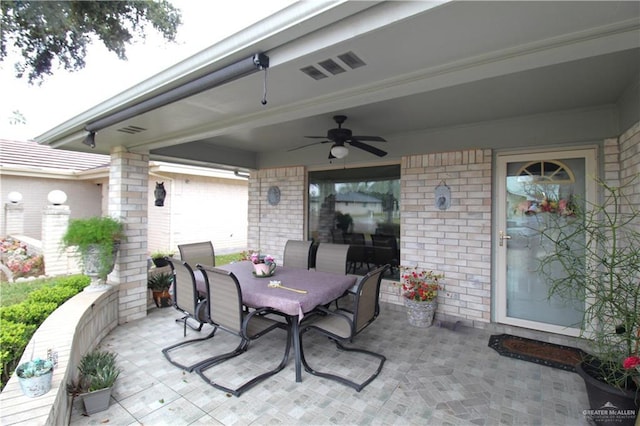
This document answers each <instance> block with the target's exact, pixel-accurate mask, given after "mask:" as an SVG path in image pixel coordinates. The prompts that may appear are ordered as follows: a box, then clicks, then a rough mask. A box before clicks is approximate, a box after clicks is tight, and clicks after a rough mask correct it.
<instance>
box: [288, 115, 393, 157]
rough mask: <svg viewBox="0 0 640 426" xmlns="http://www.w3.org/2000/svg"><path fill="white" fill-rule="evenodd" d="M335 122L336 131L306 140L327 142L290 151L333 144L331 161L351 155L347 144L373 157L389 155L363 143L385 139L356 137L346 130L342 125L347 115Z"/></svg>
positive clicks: (337, 116)
mask: <svg viewBox="0 0 640 426" xmlns="http://www.w3.org/2000/svg"><path fill="white" fill-rule="evenodd" d="M333 119H334V121H335V122H336V123H337V124H338V127H337V128H335V129H329V130H328V131H327V135H326V136H305V137H306V138H311V139H328V140H326V141H321V142H314V143H312V144H309V145H304V146H299V147H297V148H293V149H290V150H289V151H295V150H296V149H301V148H306V147H308V146H311V145H316V144H318V143H331V142H333V145H332V146H331V149H330V150H329V160H331V159H333V158H344V157H346V156H347V155H348V154H349V149H348V148H347V147H346V146H345V143H348V144H349V145H351V146H353V147H355V148H360V149H362V150H364V151H367V152H370V153H371V154H373V155H377V156H378V157H384V156H385V155H387V153H386V152H385V151H383V150H381V149H378V148H376V147H375V146H371V145H368V144H366V143H363V142H362V141H372V142H386V140H385V139H383V138H381V137H380V136H354V135H352V133H351V130H349V129H345V128H343V127H342V123H344V122H345V120H346V119H347V116H346V115H335V116H334V117H333Z"/></svg>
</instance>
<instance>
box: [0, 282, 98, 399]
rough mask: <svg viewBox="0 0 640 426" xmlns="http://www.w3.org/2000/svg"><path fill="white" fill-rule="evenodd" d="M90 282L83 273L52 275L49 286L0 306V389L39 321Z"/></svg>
mask: <svg viewBox="0 0 640 426" xmlns="http://www.w3.org/2000/svg"><path fill="white" fill-rule="evenodd" d="M90 283H91V279H90V278H89V277H87V276H84V275H73V276H69V277H60V278H55V279H54V280H53V285H52V286H50V287H41V288H39V289H37V290H34V291H32V292H31V293H29V295H28V296H27V297H26V299H25V300H24V301H22V302H20V303H17V304H15V305H11V306H6V307H3V308H1V309H0V323H1V324H2V327H0V368H1V370H0V390H1V389H3V388H4V385H5V384H6V383H7V381H9V379H10V378H11V373H12V372H13V370H14V369H15V368H16V367H17V364H18V361H20V357H21V356H22V353H23V352H24V349H25V348H26V347H27V344H28V343H29V340H31V337H32V336H33V334H34V333H35V332H36V330H37V329H38V327H39V326H40V324H42V323H43V322H44V320H45V319H46V318H47V317H48V316H49V315H50V314H51V313H52V312H53V311H55V310H56V309H57V308H58V306H60V305H62V304H63V303H64V302H66V301H67V300H69V299H70V298H72V297H73V296H75V295H76V294H78V293H79V292H81V291H82V289H84V288H85V287H86V286H87V285H89V284H90Z"/></svg>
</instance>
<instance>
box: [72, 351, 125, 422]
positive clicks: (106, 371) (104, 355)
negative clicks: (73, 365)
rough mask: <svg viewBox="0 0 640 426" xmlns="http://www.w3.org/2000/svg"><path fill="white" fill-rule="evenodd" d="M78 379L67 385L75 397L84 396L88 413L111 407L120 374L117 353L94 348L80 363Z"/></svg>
mask: <svg viewBox="0 0 640 426" xmlns="http://www.w3.org/2000/svg"><path fill="white" fill-rule="evenodd" d="M78 371H79V373H80V374H79V375H78V379H77V380H75V381H73V382H71V384H70V385H68V386H67V391H68V392H69V393H70V394H71V395H72V396H73V397H74V398H75V397H76V396H78V397H80V398H82V401H83V402H84V409H85V412H86V414H94V413H97V412H100V411H104V410H106V409H107V408H109V402H110V399H111V389H112V387H113V385H114V383H115V381H116V379H117V378H118V376H119V375H120V371H121V370H120V368H119V367H117V366H116V354H115V353H113V352H109V351H101V350H97V349H96V350H94V351H91V352H89V353H87V354H85V355H84V356H83V357H82V358H81V359H80V364H79V365H78Z"/></svg>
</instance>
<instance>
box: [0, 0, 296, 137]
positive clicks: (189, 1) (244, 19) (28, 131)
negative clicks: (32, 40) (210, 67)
mask: <svg viewBox="0 0 640 426" xmlns="http://www.w3.org/2000/svg"><path fill="white" fill-rule="evenodd" d="M170 2H171V3H172V4H173V5H174V6H175V7H177V8H178V9H180V10H181V12H182V25H181V26H180V27H179V28H178V33H177V37H176V43H168V42H166V41H164V39H163V38H162V37H161V36H159V35H157V33H155V31H154V30H153V29H152V28H151V27H150V28H148V29H147V39H146V40H138V41H137V42H136V43H135V44H132V45H127V48H126V49H127V53H126V54H127V58H128V60H127V61H121V60H119V59H118V58H117V56H116V55H115V53H112V52H109V51H108V50H107V49H106V48H105V47H104V46H103V45H102V43H101V42H100V41H98V42H94V44H92V45H91V46H90V47H89V48H88V52H87V57H86V59H85V62H86V67H85V68H84V69H82V70H80V71H76V72H69V71H66V70H64V69H54V70H53V71H54V74H53V76H49V77H46V78H45V80H44V82H43V83H42V84H41V85H37V84H33V85H30V84H29V83H28V82H27V79H25V78H23V79H18V78H16V77H15V71H14V62H13V61H12V60H11V57H10V56H8V57H7V58H5V60H4V61H2V62H0V138H2V139H9V140H22V141H26V140H31V139H33V138H35V137H36V136H39V135H41V134H43V133H44V132H46V131H48V130H51V129H52V128H53V127H55V126H57V125H59V124H62V123H63V122H65V121H67V120H69V119H72V118H74V117H75V116H77V115H79V114H81V113H83V112H85V111H87V110H88V109H90V108H92V107H94V106H96V105H97V104H99V103H101V102H102V101H105V100H107V99H109V98H111V97H113V96H115V95H117V94H119V93H120V92H122V91H124V90H126V89H129V88H130V87H132V86H134V85H135V84H136V83H139V82H141V81H143V80H145V79H147V78H149V77H151V76H153V75H155V74H158V73H159V72H161V71H163V70H164V69H166V68H169V67H171V66H172V65H173V64H176V63H178V62H180V61H181V60H183V59H186V58H188V57H190V56H192V55H194V54H195V53H197V52H199V51H201V50H203V49H205V48H207V47H208V46H210V45H212V44H215V42H217V41H220V40H222V39H224V38H225V37H227V36H229V35H231V34H233V33H235V32H237V31H239V30H241V29H243V28H246V27H248V26H250V25H252V24H254V23H256V22H259V20H260V19H261V18H264V17H266V16H269V15H271V14H273V13H274V12H276V11H277V10H280V9H283V8H284V7H286V6H288V5H290V4H292V3H294V2H295V0H231V1H229V0H215V1H214V0H170ZM8 48H9V46H8ZM14 111H19V112H20V114H22V116H23V117H24V118H25V121H26V123H24V124H20V123H19V124H15V123H11V121H12V120H11V118H12V117H13V116H14V113H13V112H14Z"/></svg>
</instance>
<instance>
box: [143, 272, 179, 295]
mask: <svg viewBox="0 0 640 426" xmlns="http://www.w3.org/2000/svg"><path fill="white" fill-rule="evenodd" d="M171 284H173V275H171V274H168V273H166V272H162V273H159V274H154V275H151V276H149V279H148V280H147V287H148V288H149V289H151V290H152V291H166V290H169V288H170V287H171Z"/></svg>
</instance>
